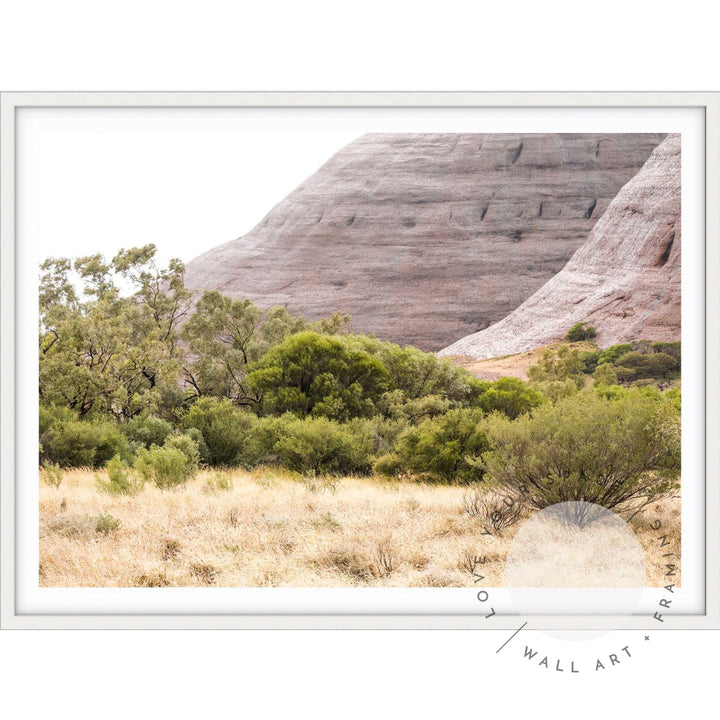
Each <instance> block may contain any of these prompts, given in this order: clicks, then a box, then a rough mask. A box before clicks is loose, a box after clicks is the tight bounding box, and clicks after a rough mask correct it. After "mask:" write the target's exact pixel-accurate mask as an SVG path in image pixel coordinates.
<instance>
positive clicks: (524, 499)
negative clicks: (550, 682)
mask: <svg viewBox="0 0 720 720" xmlns="http://www.w3.org/2000/svg"><path fill="white" fill-rule="evenodd" d="M0 122H1V125H2V139H1V147H0V150H1V155H0V160H1V162H2V176H1V187H2V226H1V231H2V256H1V262H0V271H1V273H2V277H1V282H2V287H1V291H2V307H1V311H2V318H1V323H0V331H1V333H2V337H1V342H2V360H1V362H2V368H1V371H2V395H1V397H2V416H1V422H2V426H1V431H2V460H1V462H2V477H1V482H2V495H1V504H0V511H1V512H2V537H1V543H2V545H1V553H2V555H1V559H2V575H1V583H2V584H1V587H0V590H1V593H0V594H1V601H2V605H1V611H2V618H1V620H2V627H3V628H429V629H432V628H444V629H454V628H457V629H488V630H507V631H508V632H510V631H514V632H519V630H520V629H522V628H524V627H528V628H531V629H541V630H567V631H570V630H577V631H586V630H603V629H604V630H609V629H648V628H657V629H672V628H678V629H680V628H689V629H692V628H697V629H712V628H720V602H719V601H720V561H719V554H720V521H719V514H720V457H719V455H718V443H717V437H718V432H719V431H720V414H719V406H718V397H717V388H718V387H720V366H719V364H718V356H719V355H720V325H719V323H718V309H719V308H720V204H719V203H720V94H718V93H89V94H84V93H7V94H3V95H2V106H1V115H0ZM681 349H682V352H681ZM512 637H514V635H513V636H512Z"/></svg>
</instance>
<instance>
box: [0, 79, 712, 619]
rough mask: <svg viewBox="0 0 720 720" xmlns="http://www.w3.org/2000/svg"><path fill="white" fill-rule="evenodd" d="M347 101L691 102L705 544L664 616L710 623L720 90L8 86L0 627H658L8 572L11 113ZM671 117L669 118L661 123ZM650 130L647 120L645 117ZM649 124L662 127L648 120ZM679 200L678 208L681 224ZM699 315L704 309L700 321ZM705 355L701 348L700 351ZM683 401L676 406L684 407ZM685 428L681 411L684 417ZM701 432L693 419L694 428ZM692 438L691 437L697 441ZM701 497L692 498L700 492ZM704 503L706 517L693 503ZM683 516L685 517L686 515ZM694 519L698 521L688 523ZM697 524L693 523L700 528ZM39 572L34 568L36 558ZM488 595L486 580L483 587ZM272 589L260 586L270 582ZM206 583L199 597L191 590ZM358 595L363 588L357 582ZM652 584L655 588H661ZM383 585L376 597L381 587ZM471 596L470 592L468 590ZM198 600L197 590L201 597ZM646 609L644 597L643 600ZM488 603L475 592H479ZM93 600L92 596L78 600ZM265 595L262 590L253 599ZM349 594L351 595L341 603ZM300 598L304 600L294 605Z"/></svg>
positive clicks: (13, 232) (14, 468)
mask: <svg viewBox="0 0 720 720" xmlns="http://www.w3.org/2000/svg"><path fill="white" fill-rule="evenodd" d="M129 107H133V108H165V109H172V108H183V107H192V108H197V107H201V108H227V107H233V108H241V109H242V108H284V109H287V110H288V111H290V110H292V109H293V108H295V109H298V108H343V109H348V110H352V109H353V108H357V109H372V108H385V109H395V111H396V112H398V113H401V112H403V111H405V110H412V109H418V108H434V109H437V111H438V112H441V111H442V110H443V109H447V110H450V109H453V108H466V109H473V108H474V109H478V110H483V109H486V110H487V111H495V110H498V109H507V111H508V112H510V113H511V112H513V111H517V112H521V111H523V110H543V111H545V110H547V111H548V113H550V114H552V113H557V114H560V113H562V112H564V111H566V110H567V111H572V112H574V113H579V114H580V116H582V115H586V116H587V117H592V114H593V113H599V112H600V111H603V110H611V109H626V110H630V111H637V112H638V113H641V112H642V111H646V110H648V109H653V110H655V111H659V112H662V110H663V109H667V113H668V114H670V113H671V111H673V110H679V109H694V111H695V112H697V113H699V114H701V116H702V117H701V120H702V123H701V125H702V127H701V130H700V139H701V141H702V145H703V148H702V156H701V161H702V164H704V167H697V168H695V169H696V170H697V171H698V172H699V173H701V175H702V180H703V181H704V187H703V188H702V189H701V194H702V200H703V201H704V213H703V216H702V217H700V216H699V215H698V217H695V218H694V220H695V221H696V222H697V223H698V224H699V226H700V227H704V237H703V238H701V239H700V240H698V242H699V243H701V246H700V245H698V248H696V249H697V251H698V257H699V258H702V260H703V264H704V267H703V268H702V270H701V269H700V268H698V270H699V272H700V275H701V277H697V278H696V281H697V283H699V284H701V285H703V288H702V290H703V292H702V307H701V308H699V310H700V311H702V313H703V315H704V317H703V318H702V322H701V325H702V333H701V335H702V337H703V339H704V343H703V347H702V348H701V347H699V345H700V343H697V346H693V347H685V348H684V349H685V353H694V354H696V355H697V360H698V362H699V363H700V364H701V365H703V366H704V377H703V378H697V380H698V382H700V381H701V380H702V382H703V384H704V407H702V408H701V407H699V403H698V404H697V406H696V407H694V408H691V411H693V412H695V413H696V414H697V416H698V418H699V419H700V424H699V425H696V426H694V427H698V428H702V434H703V437H702V440H703V443H704V454H703V457H702V458H699V459H698V464H697V466H698V467H699V468H702V471H700V470H699V471H698V475H700V474H701V475H702V477H698V484H697V487H698V488H702V492H698V493H697V497H696V500H697V507H698V508H699V509H700V512H699V517H698V518H696V520H697V521H702V523H703V528H702V533H701V535H702V538H701V540H702V542H701V543H700V544H699V546H698V548H697V549H696V556H697V558H696V559H697V560H698V563H699V565H700V566H701V571H700V574H699V575H698V588H697V589H698V591H699V593H700V595H701V597H700V602H699V604H698V607H697V608H695V609H694V610H692V611H678V612H675V611H673V612H671V611H668V612H667V614H666V616H665V622H664V627H667V628H677V629H720V446H719V445H718V443H717V438H718V436H720V403H719V402H718V396H717V388H719V387H720V363H719V362H718V357H720V93H657V92H653V93H639V92H638V93H635V92H633V93H472V92H452V93H419V92H408V93H390V92H382V93H342V92H338V93H312V92H307V93H305V92H303V93H4V94H2V97H1V106H0V124H1V133H2V134H1V138H0V162H1V165H2V167H1V170H0V172H1V174H0V187H1V188H2V198H1V202H2V206H1V210H2V225H1V228H0V230H1V255H0V273H1V278H0V282H1V286H0V293H1V306H0V312H1V314H2V316H1V319H0V342H1V348H2V359H1V361H0V365H1V367H0V373H1V377H0V382H1V386H0V397H1V398H2V415H1V416H0V432H1V441H2V457H1V461H0V462H1V465H0V472H1V477H0V483H1V494H0V516H1V536H0V559H1V562H2V567H1V572H0V627H2V628H3V629H6V628H7V629H9V628H13V629H20V628H58V629H59V628H66V629H80V628H96V629H100V628H158V629H160V628H174V629H186V628H187V629H189V628H205V629H211V628H225V629H227V628H258V629H261V628H278V629H279V628H308V629H309V628H321V629H322V628H336V629H338V628H353V629H355V628H357V629H372V628H388V629H402V628H415V629H418V628H427V629H493V630H514V629H517V627H518V626H519V625H520V624H521V623H523V622H525V621H526V620H527V621H528V622H529V623H530V625H531V626H532V627H533V628H535V629H552V628H561V629H589V628H608V629H610V628H611V629H621V628H628V629H640V628H643V629H645V628H651V627H653V628H655V627H658V622H659V620H658V618H656V617H654V615H653V613H652V612H651V611H649V610H647V609H646V610H643V611H642V612H639V613H637V614H633V615H630V616H626V615H623V614H617V613H613V612H609V613H606V614H605V613H597V614H585V615H573V614H572V613H571V612H561V613H547V612H544V611H543V610H539V611H538V612H537V613H533V614H531V615H530V616H527V617H525V618H520V617H519V616H518V615H517V614H516V613H514V612H512V611H511V610H510V606H509V605H507V598H506V597H504V596H503V594H502V593H501V592H499V591H498V594H497V598H498V600H499V602H500V603H501V604H502V607H499V606H498V607H497V608H495V611H494V612H493V613H492V614H490V613H489V612H488V609H487V608H488V606H489V605H492V601H490V602H488V603H486V600H480V599H479V598H478V593H479V591H478V589H477V588H475V589H473V588H469V589H463V590H462V592H467V593H468V597H470V596H473V597H474V598H477V599H474V600H473V601H472V602H471V603H469V604H468V606H467V611H464V612H437V611H433V612H429V611H426V610H424V609H423V607H424V606H423V607H420V608H419V609H418V612H413V611H412V610H407V609H402V610H393V609H392V608H393V597H392V596H393V594H394V593H396V591H391V590H388V591H387V592H386V593H385V599H384V600H382V602H379V603H378V608H377V611H374V610H373V608H371V607H370V608H369V607H368V606H367V603H365V604H364V605H363V603H359V604H358V605H357V607H356V608H355V609H353V610H347V609H346V610H342V611H340V612H335V611H333V599H332V598H329V599H327V598H326V599H325V600H324V601H323V602H318V603H314V600H313V598H312V597H311V596H307V597H305V598H304V599H302V600H300V601H298V602H297V603H295V604H294V605H293V608H292V609H291V610H288V611H287V612H283V609H282V607H279V608H278V607H275V608H273V610H272V612H263V611H262V610H258V609H255V610H253V611H252V612H249V611H247V610H242V611H234V610H233V605H234V597H236V596H237V592H238V590H236V589H227V588H225V589H219V588H218V589H209V590H207V591H205V590H202V591H195V590H194V589H189V588H186V589H179V592H177V593H176V594H175V599H173V602H172V603H170V605H169V609H165V610H160V609H158V604H157V603H156V602H155V600H153V601H152V602H151V601H150V597H151V596H152V597H153V598H162V597H165V598H169V597H170V595H169V594H168V593H167V592H166V589H160V590H158V589H145V590H142V591H138V592H139V594H137V593H136V594H135V595H134V596H132V597H131V595H130V594H129V593H125V592H123V591H124V590H125V589H117V590H113V589H97V592H96V593H94V600H93V601H92V603H88V602H82V601H81V598H80V596H79V595H78V594H77V593H75V594H74V593H73V592H68V593H65V594H64V595H63V596H62V597H61V598H60V600H57V601H56V602H53V603H48V604H47V605H46V606H43V602H42V599H38V598H35V599H34V602H32V603H28V602H26V601H27V598H26V597H25V596H24V590H23V583H21V582H19V581H18V578H19V576H20V575H21V572H22V571H23V569H27V568H28V564H29V563H32V561H33V560H32V558H28V557H26V555H25V554H24V553H23V551H22V548H23V545H22V543H19V542H18V538H19V535H20V533H28V532H30V533H31V532H35V533H36V530H37V528H36V527H35V528H32V527H31V523H30V522H29V519H28V516H27V514H23V513H22V512H21V510H22V507H23V504H22V502H21V494H20V493H19V492H18V488H19V485H18V482H19V480H18V455H17V447H18V446H17V441H18V433H19V431H22V430H23V422H22V421H20V422H19V421H18V420H19V416H18V407H19V403H21V401H22V395H21V390H20V385H19V384H18V382H17V377H18V372H19V370H20V369H21V366H22V364H23V362H24V361H23V362H21V361H20V360H19V359H18V358H17V357H16V351H17V348H18V343H17V338H18V334H19V333H21V332H22V327H21V326H20V323H19V322H18V319H17V315H16V309H17V305H16V293H17V292H18V290H19V283H18V278H19V277H20V270H21V269H22V268H20V267H19V266H18V254H17V253H16V244H17V242H18V236H17V225H16V220H17V174H16V173H17V169H18V167H19V165H20V164H21V163H22V162H23V158H22V156H20V155H19V154H18V142H17V141H18V122H17V119H18V117H19V113H20V112H21V111H23V110H25V109H33V108H106V109H112V108H118V109H122V108H129ZM669 129H670V128H669ZM648 130H650V129H648ZM652 130H655V131H657V130H658V128H652ZM684 221H685V208H684V207H683V222H684ZM698 322H700V320H698ZM699 354H702V358H700V355H699ZM683 413H685V408H684V409H683ZM683 429H684V431H685V423H684V417H683ZM700 432H701V431H700V430H698V433H700ZM699 441H700V440H699V438H698V442H699ZM701 495H702V497H701ZM702 509H704V516H703V513H702ZM684 522H686V523H687V522H689V520H688V519H687V518H684ZM696 527H697V526H696ZM698 532H700V531H699V530H698ZM35 571H36V566H35ZM487 590H488V592H489V593H490V594H492V593H493V592H494V590H495V589H492V588H488V589H487ZM273 591H274V589H267V592H270V593H272V592H273ZM199 592H201V593H210V594H209V595H207V596H205V597H203V598H201V597H200V595H199V594H198V593H199ZM353 592H358V593H363V592H365V591H364V590H361V589H358V590H357V591H353ZM659 592H660V591H658V593H656V595H657V596H658V597H659ZM378 597H380V596H378ZM471 599H472V598H471ZM201 600H202V601H201ZM649 602H650V605H647V606H646V608H649V607H651V604H652V600H650V601H649ZM483 603H485V604H483ZM91 605H93V606H94V607H93V608H92V609H88V608H89V607H90V606H91ZM260 605H262V602H261V603H260ZM350 605H352V603H350ZM303 608H304V609H303Z"/></svg>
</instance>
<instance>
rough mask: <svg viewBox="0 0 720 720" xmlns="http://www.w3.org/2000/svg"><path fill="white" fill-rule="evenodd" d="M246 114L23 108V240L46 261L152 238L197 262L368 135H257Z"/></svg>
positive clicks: (107, 251) (109, 252) (170, 253)
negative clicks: (237, 118)
mask: <svg viewBox="0 0 720 720" xmlns="http://www.w3.org/2000/svg"><path fill="white" fill-rule="evenodd" d="M236 112H237V111H233V110H229V111H226V112H223V111H215V112H210V113H207V112H206V113H203V112H198V113H195V114H193V113H192V112H190V113H188V112H177V111H165V112H150V113H148V112H147V111H146V110H144V111H142V112H140V111H138V110H133V109H130V110H126V111H121V112H118V111H117V110H115V111H113V112H107V111H103V110H92V111H88V110H82V111H73V110H66V109H65V110H50V109H47V110H45V109H43V110H35V109H33V110H31V111H25V110H23V111H21V113H27V114H26V115H25V117H22V118H21V122H20V123H19V136H20V143H21V148H22V149H23V151H24V152H27V155H23V156H22V158H23V164H22V165H21V166H20V167H21V168H22V171H23V173H25V178H26V180H27V181H28V182H27V183H26V184H22V183H21V184H20V185H19V188H20V193H19V194H22V191H23V189H24V188H25V189H26V194H25V197H23V198H20V200H21V201H23V202H25V203H27V205H25V207H27V209H28V210H29V211H30V212H28V213H27V215H24V217H25V218H26V220H25V224H24V225H23V227H22V230H23V232H22V233H21V237H23V238H24V239H25V240H26V241H27V242H30V243H32V244H33V245H34V246H35V251H36V256H37V258H38V260H39V261H42V259H44V258H45V257H48V256H51V255H53V256H58V255H59V256H70V257H75V256H79V255H86V254H91V253H96V252H102V253H103V254H104V255H106V257H112V256H113V255H114V254H115V252H117V250H118V249H119V248H121V247H132V246H138V245H144V244H146V243H151V242H152V243H155V244H156V245H157V247H158V257H159V258H160V259H161V260H163V261H166V260H167V259H169V258H170V257H179V258H181V259H182V260H184V261H186V262H187V261H189V260H192V259H193V258H194V257H196V256H197V255H199V254H200V253H202V252H204V251H205V250H209V249H210V248H212V247H214V246H216V245H219V244H221V243H224V242H227V241H228V240H233V239H234V238H237V237H239V236H241V235H243V234H244V233H246V232H247V231H249V230H250V229H251V228H252V227H254V226H255V225H256V224H257V223H258V222H259V221H260V220H261V219H262V218H263V217H264V216H265V214H266V213H267V212H268V211H269V210H270V209H271V208H272V207H273V206H274V205H275V204H276V203H278V202H279V201H280V200H282V199H283V198H284V197H285V196H286V195H287V194H288V193H289V192H291V191H292V190H293V189H294V188H295V187H297V186H298V185H299V184H300V183H301V182H302V181H303V180H305V178H307V177H308V176H309V175H311V174H312V173H314V172H315V171H316V170H317V169H318V168H319V167H320V166H321V165H322V164H323V163H324V162H325V161H326V160H327V159H328V158H329V157H330V156H331V155H332V154H333V153H335V152H336V151H337V150H339V149H340V148H341V147H343V146H344V145H346V144H347V143H349V142H351V141H352V140H354V139H355V138H356V137H358V135H359V134H360V133H357V132H353V131H332V130H323V131H322V132H320V131H312V130H304V131H300V132H292V131H287V130H283V129H282V128H272V127H270V128H268V129H264V128H263V127H262V126H261V124H260V123H257V124H255V125H254V126H251V127H250V128H248V127H247V125H246V124H245V123H238V122H234V118H233V114H234V113H236Z"/></svg>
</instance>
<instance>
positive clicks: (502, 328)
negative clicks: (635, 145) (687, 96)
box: [440, 135, 680, 360]
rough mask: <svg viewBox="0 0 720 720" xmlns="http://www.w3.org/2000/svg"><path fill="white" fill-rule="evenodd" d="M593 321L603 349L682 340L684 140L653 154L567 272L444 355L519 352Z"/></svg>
mask: <svg viewBox="0 0 720 720" xmlns="http://www.w3.org/2000/svg"><path fill="white" fill-rule="evenodd" d="M586 321H587V322H589V323H590V324H591V325H593V326H594V327H595V329H596V331H597V337H596V339H595V340H596V342H597V343H598V345H599V346H600V347H607V346H609V345H614V344H616V343H621V342H627V341H630V340H640V339H648V340H663V341H674V340H680V136H679V135H668V137H667V138H666V139H665V140H664V141H663V142H662V143H661V144H660V145H659V146H658V147H657V148H656V149H655V150H654V151H653V153H652V155H651V156H650V158H649V159H648V161H647V162H646V163H645V165H644V166H643V168H642V170H640V172H639V173H638V174H637V175H636V176H635V177H634V178H633V179H632V180H630V182H628V183H627V185H625V187H623V188H622V190H621V191H620V192H619V193H618V195H617V197H616V198H615V199H614V200H613V201H612V202H611V203H610V205H609V207H608V209H607V210H606V211H605V214H604V215H603V216H602V217H601V218H600V219H599V220H598V222H597V223H596V224H595V227H594V228H593V230H592V232H591V233H590V236H589V237H588V239H587V241H586V242H585V244H584V245H583V246H582V247H581V248H580V249H579V250H578V251H577V252H576V253H575V255H573V257H572V259H571V260H570V261H569V262H568V264H567V265H566V266H565V267H564V268H563V270H562V271H561V272H559V273H558V274H557V275H556V276H555V277H554V278H552V280H550V281H549V282H547V283H546V284H545V285H544V286H543V287H542V288H541V289H540V290H538V291H537V292H536V293H535V294H534V295H533V296H532V297H530V298H528V299H527V300H526V301H525V302H524V303H523V304H522V305H520V307H518V308H517V309H516V310H515V311H514V312H512V313H511V314H510V315H508V316H507V317H505V318H503V319H502V320H501V321H500V322H498V323H496V324H495V325H493V326H492V327H489V328H488V329H487V330H484V331H482V332H479V333H475V334H473V335H469V336H468V337H465V338H463V339H462V340H458V341H457V342H455V343H453V344H452V345H450V346H449V347H447V348H445V349H444V350H442V351H441V353H440V354H441V355H466V356H470V357H473V358H476V359H478V360H480V359H483V358H489V357H495V356H498V355H508V354H511V353H518V352H522V351H525V350H530V349H532V348H536V347H539V346H541V345H545V344H547V343H550V342H553V341H556V340H560V339H562V338H563V337H564V336H565V334H566V333H567V331H568V329H569V328H570V327H572V325H574V324H575V323H576V322H586Z"/></svg>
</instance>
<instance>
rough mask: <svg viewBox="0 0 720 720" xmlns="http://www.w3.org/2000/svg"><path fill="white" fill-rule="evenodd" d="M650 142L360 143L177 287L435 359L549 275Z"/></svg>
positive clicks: (388, 139)
mask: <svg viewBox="0 0 720 720" xmlns="http://www.w3.org/2000/svg"><path fill="white" fill-rule="evenodd" d="M663 137H664V136H663V135H657V134H655V135H649V134H613V135H569V134H532V135H503V134H500V135H498V134H483V135H480V134H412V135H408V134H371V135H364V136H362V137H361V138H359V139H358V140H356V141H355V142H353V143H351V144H350V145H348V146H347V147H345V148H343V149H342V150H340V151H339V152H338V153H337V154H335V155H334V156H333V157H332V158H331V159H330V160H329V161H328V162H327V163H325V165H323V166H322V167H321V168H320V169H319V170H318V171H317V172H316V173H315V174H314V175H313V176H312V177H310V178H308V179H307V180H306V181H305V182H304V183H303V184H302V185H301V186H300V187H298V188H297V189H296V190H295V191H293V192H292V193H291V194H290V195H288V196H287V197H286V198H285V199H284V200H283V201H282V202H280V203H279V204H278V205H276V206H275V207H274V208H273V209H272V210H271V211H270V213H269V214H268V215H267V217H265V219H264V220H263V221H262V222H261V223H260V224H259V225H258V226H257V227H255V228H254V229H253V230H251V231H250V232H249V233H248V234H247V235H245V236H244V237H242V238H239V239H237V240H233V241H232V242H229V243H227V244H225V245H222V246H220V247H217V248H215V249H213V250H210V251H209V252H207V253H205V254H204V255H201V256H200V257H198V258H196V259H195V260H193V261H192V262H191V263H189V265H188V267H187V274H186V283H187V285H188V287H189V288H191V289H193V290H197V291H202V290H205V289H210V288H217V289H219V290H220V291H221V292H224V293H226V294H228V295H231V296H233V297H249V298H250V299H251V300H252V301H253V302H255V303H256V304H258V305H259V306H261V307H269V306H271V305H276V304H280V305H287V306H288V308H289V310H290V311H291V312H294V313H298V314H304V315H305V316H306V317H307V318H308V319H317V318H319V317H322V316H327V315H329V314H330V313H332V312H333V311H335V310H341V311H343V312H346V313H348V314H349V315H351V316H352V322H353V329H354V330H355V331H357V332H365V333H375V334H376V335H378V336H379V337H381V338H383V339H388V340H392V341H394V342H399V343H412V344H414V345H417V346H418V347H421V348H422V349H425V350H438V349H439V348H442V347H444V346H445V345H447V344H448V343H449V342H451V341H452V340H454V339H455V338H458V337H462V336H463V335H465V334H467V333H470V332H475V331H477V330H480V329H482V328H486V327H487V326H489V325H490V324H492V323H493V322H496V321H498V320H500V319H501V318H502V317H504V316H505V315H507V314H508V313H509V312H511V311H512V310H513V309H515V308H516V307H517V306H518V305H519V304H520V303H521V302H522V301H523V300H525V299H526V298H528V297H529V296H530V295H531V294H532V293H533V292H535V291H536V290H537V289H538V288H540V287H541V286H542V285H543V284H544V283H545V282H547V280H549V279H550V278H551V277H552V276H553V275H555V274H556V273H557V272H558V271H559V270H560V269H562V267H563V266H564V265H565V263H566V262H567V260H568V259H569V258H570V257H571V255H572V254H573V252H575V250H576V249H577V248H578V247H579V246H580V245H581V244H582V242H583V241H584V240H585V238H587V235H588V233H589V232H590V230H591V229H592V227H593V226H594V224H595V222H596V221H597V219H598V218H599V217H600V216H601V215H602V213H603V211H604V210H605V208H606V207H607V205H608V203H609V202H610V200H611V199H612V198H613V197H614V196H615V195H616V194H617V192H618V191H619V190H620V188H621V187H622V186H623V185H624V184H625V183H626V182H627V181H628V180H629V179H630V178H631V177H632V176H633V175H634V174H635V173H636V172H637V171H638V170H639V168H640V167H641V166H642V164H643V163H644V162H645V160H647V158H648V156H649V155H650V152H651V151H652V150H653V148H655V147H656V146H657V144H658V143H659V142H660V141H661V140H662V138H663Z"/></svg>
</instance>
